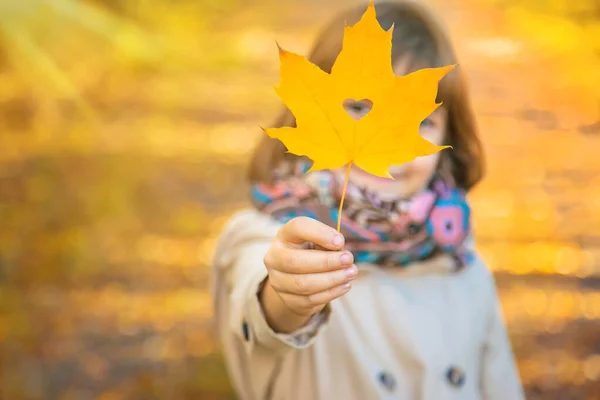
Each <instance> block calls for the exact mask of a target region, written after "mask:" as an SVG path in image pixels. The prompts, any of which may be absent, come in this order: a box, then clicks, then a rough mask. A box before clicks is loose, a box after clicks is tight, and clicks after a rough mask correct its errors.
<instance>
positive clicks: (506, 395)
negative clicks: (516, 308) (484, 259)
mask: <svg viewBox="0 0 600 400" xmlns="http://www.w3.org/2000/svg"><path fill="white" fill-rule="evenodd" d="M492 288H493V289H492V292H493V299H492V303H491V304H492V309H491V313H490V315H489V325H488V332H487V339H486V341H485V344H484V349H483V365H482V366H483V374H482V390H483V398H484V399H485V400H522V399H525V395H524V393H523V387H522V386H521V380H520V378H519V372H518V370H517V366H516V363H515V358H514V355H513V352H512V349H511V346H510V339H509V337H508V333H507V331H506V327H505V324H504V317H503V316H502V307H501V305H500V301H499V299H498V296H497V293H496V287H495V285H494V284H493V279H492Z"/></svg>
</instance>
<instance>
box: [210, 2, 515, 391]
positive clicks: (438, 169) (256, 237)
mask: <svg viewBox="0 0 600 400" xmlns="http://www.w3.org/2000/svg"><path fill="white" fill-rule="evenodd" d="M363 12H364V8H361V9H359V10H354V11H352V12H350V13H347V14H345V15H342V16H340V17H339V18H337V19H336V20H335V21H334V22H333V23H332V24H331V25H330V26H329V27H328V28H327V29H326V30H325V31H324V32H323V33H322V35H321V36H320V38H319V40H318V41H317V43H316V46H315V47H314V50H313V51H312V53H311V55H310V61H312V62H313V63H315V64H316V65H318V66H319V67H320V68H321V69H323V70H324V71H326V72H330V71H331V68H332V66H333V63H334V61H335V59H336V56H337V54H338V53H339V52H340V50H341V44H342V37H343V28H344V25H345V23H347V24H349V25H353V24H354V23H355V22H357V21H358V19H360V16H361V15H362V13H363ZM376 12H377V17H378V20H379V22H380V24H381V25H382V27H383V28H384V29H389V28H390V27H391V26H392V24H393V25H394V34H393V39H392V47H393V50H392V62H393V67H394V71H395V73H396V75H402V74H407V73H409V72H411V71H414V70H416V69H420V68H427V67H440V66H444V65H449V64H456V63H457V60H456V57H455V55H454V51H453V49H452V46H451V44H450V42H449V39H448V37H447V35H446V33H445V32H444V30H443V29H442V28H441V27H440V23H439V22H438V21H437V20H436V19H435V18H434V17H433V16H432V15H431V14H430V11H429V10H428V9H427V8H425V7H423V6H422V5H419V4H418V3H413V2H395V3H378V4H377V6H376ZM438 101H443V106H442V107H440V108H439V109H438V110H436V111H435V112H434V113H433V114H432V115H431V116H429V117H428V118H427V119H425V120H424V121H423V122H422V124H421V128H420V133H421V135H422V136H423V137H425V138H426V139H428V140H429V141H431V142H434V143H436V144H440V145H441V144H449V145H451V146H452V147H453V149H451V150H444V151H442V152H440V153H437V154H435V155H432V156H427V157H420V158H418V159H416V160H415V161H413V162H410V163H407V164H405V165H402V166H393V167H392V168H390V173H391V174H392V175H393V176H394V178H395V180H389V179H383V178H377V177H374V176H372V175H369V174H367V173H365V172H364V171H362V170H360V169H359V168H357V167H353V169H352V170H351V175H350V183H349V185H348V191H347V195H346V200H345V204H344V211H343V217H342V230H341V233H342V234H343V236H342V235H340V234H338V233H337V232H336V230H335V229H334V227H335V223H336V219H337V208H338V206H339V201H340V195H341V188H342V182H343V179H344V169H345V168H342V169H341V170H339V171H338V170H334V171H315V172H311V173H309V174H305V172H306V171H307V170H308V167H309V166H310V161H309V160H306V159H303V158H300V157H296V156H293V155H291V154H288V153H286V149H285V148H284V146H283V144H282V143H281V142H279V141H276V140H272V139H269V138H267V137H265V138H264V139H263V141H262V142H261V143H260V144H259V146H258V148H257V150H256V152H255V154H254V158H253V160H252V164H251V166H250V178H251V181H253V182H254V183H255V184H254V186H253V189H252V198H253V202H254V204H255V209H253V210H246V211H243V212H241V213H239V214H237V215H236V216H234V217H233V218H232V219H231V220H230V221H229V223H228V225H227V226H226V228H225V231H224V232H223V234H222V236H221V238H220V240H219V242H218V245H217V250H216V254H215V259H214V266H213V271H212V272H213V279H214V280H213V290H214V292H213V294H214V307H215V318H216V322H217V326H218V330H219V335H220V339H221V341H222V344H223V347H224V354H225V358H226V361H227V365H228V369H229V374H230V377H231V380H232V382H233V384H234V387H235V389H236V391H237V393H238V395H239V397H240V398H241V399H257V400H262V399H276V400H280V399H281V400H284V399H298V400H310V399H327V400H329V399H332V400H333V399H343V400H372V399H407V400H412V399H427V400H444V399H461V400H476V399H488V400H519V399H523V398H524V395H523V391H522V387H521V383H520V381H519V376H518V373H517V370H516V367H515V362H514V358H513V354H512V352H511V348H510V344H509V340H508V337H507V334H506V330H505V327H504V323H503V319H502V313H501V309H500V306H499V302H498V298H497V295H496V289H495V285H494V281H493V278H492V276H491V274H490V273H489V272H488V270H487V268H486V266H485V265H484V264H483V261H482V260H481V259H480V258H479V256H478V255H477V253H476V252H475V250H474V248H473V244H472V240H471V236H470V231H469V227H470V221H469V216H470V211H469V206H468V203H467V201H466V199H465V192H466V191H468V190H469V189H471V188H472V187H473V186H474V185H475V184H476V183H477V182H478V181H479V180H480V179H481V178H482V176H483V158H482V149H481V144H480V142H479V139H478V137H477V133H476V126H475V121H474V118H473V115H472V111H471V108H470V105H469V99H468V96H467V92H466V89H465V82H464V77H463V76H462V73H461V71H460V68H456V69H455V70H454V71H452V72H450V73H449V74H448V76H446V77H445V78H444V79H443V80H442V81H441V82H440V87H439V93H438ZM362 111H364V110H354V111H350V113H351V114H352V113H353V112H354V113H356V114H361V113H362ZM351 116H353V117H356V115H351ZM277 125H278V126H293V125H294V118H293V115H292V114H291V113H290V112H289V111H287V110H286V111H284V113H283V114H282V115H281V117H280V118H279V120H278V123H277ZM351 288H352V290H351Z"/></svg>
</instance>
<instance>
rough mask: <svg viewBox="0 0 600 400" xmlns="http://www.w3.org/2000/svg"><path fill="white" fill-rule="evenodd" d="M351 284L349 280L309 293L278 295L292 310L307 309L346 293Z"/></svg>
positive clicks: (314, 307)
mask: <svg viewBox="0 0 600 400" xmlns="http://www.w3.org/2000/svg"><path fill="white" fill-rule="evenodd" d="M351 287H352V285H351V284H350V282H348V283H344V284H342V285H339V286H336V287H333V288H330V289H327V290H324V291H322V292H319V293H314V294H310V295H296V294H290V293H280V294H279V295H280V296H281V298H282V299H283V301H284V302H285V304H286V305H287V306H288V307H291V308H293V309H294V310H303V311H307V314H308V311H310V310H314V309H318V308H319V307H322V306H324V305H326V304H327V303H330V302H331V301H333V300H335V299H337V298H338V297H341V296H343V295H345V294H346V293H348V291H349V290H350V288H351Z"/></svg>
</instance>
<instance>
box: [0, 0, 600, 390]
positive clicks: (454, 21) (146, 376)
mask: <svg viewBox="0 0 600 400" xmlns="http://www.w3.org/2000/svg"><path fill="white" fill-rule="evenodd" d="M359 2H360V1H359V0H285V1H278V0H260V1H250V0H203V1H194V0H178V1H166V0H156V1H153V2H147V1H141V0H128V1H125V0H94V1H92V0H89V1H86V0H0V398H1V399H7V400H21V399H65V400H66V399H77V400H79V399H81V400H86V399H102V400H117V399H231V398H233V394H232V392H231V389H230V387H229V384H228V381H227V377H226V373H225V370H224V367H223V364H222V361H221V358H220V356H219V349H218V346H217V344H216V343H215V341H214V339H213V337H212V336H211V331H210V317H211V315H210V314H211V304H210V298H209V295H208V292H207V285H208V263H209V260H210V257H211V253H212V249H213V244H214V242H215V238H216V237H217V235H218V234H219V231H220V229H221V227H222V226H223V223H224V222H225V221H226V219H227V218H228V216H229V215H230V214H231V213H232V212H234V211H235V210H237V209H239V208H241V207H244V206H245V205H246V204H247V200H246V186H245V183H244V180H243V172H244V168H245V164H246V161H247V159H248V155H249V152H250V151H251V148H252V147H253V145H254V144H255V143H256V141H257V140H258V138H259V137H260V135H261V134H262V133H261V132H260V130H259V129H257V127H258V125H259V124H268V123H270V122H271V121H272V119H273V117H274V116H275V114H276V113H277V112H278V110H279V107H280V102H279V100H278V98H277V97H276V95H275V93H274V91H273V86H275V85H276V83H277V81H278V60H277V54H276V47H275V40H277V41H279V42H280V43H281V44H282V45H283V46H285V47H286V48H288V49H290V50H293V51H296V52H300V53H306V52H307V51H308V49H309V47H310V44H311V42H312V40H313V39H314V37H315V36H316V34H317V31H318V29H319V28H320V27H321V26H322V24H323V23H325V22H326V21H327V20H328V19H329V18H330V17H331V16H333V15H334V14H335V13H336V12H337V11H338V10H340V9H341V8H342V7H345V6H349V5H351V4H357V3H359ZM431 3H432V4H433V5H434V6H435V7H436V8H437V10H438V11H439V12H440V13H441V15H442V16H443V17H444V18H445V20H446V22H447V23H448V25H449V27H450V29H451V31H452V33H453V38H454V41H455V43H456V46H457V50H458V52H459V54H460V56H461V60H462V68H464V69H465V70H466V71H467V73H468V75H469V77H470V85H471V90H472V93H473V97H474V103H475V107H476V110H477V115H478V119H479V122H480V124H481V128H482V134H483V137H484V142H485V145H486V148H487V153H488V157H489V174H488V177H487V179H486V180H485V182H484V183H482V184H481V185H480V186H479V187H478V188H477V189H476V190H475V192H474V193H473V196H472V201H473V204H474V208H475V218H476V222H475V228H476V234H477V236H478V240H479V243H480V247H481V251H482V252H483V253H484V255H485V257H486V258H487V259H488V260H489V262H490V264H491V265H492V266H493V267H494V268H495V271H496V275H497V281H498V285H499V288H500V294H501V298H502V301H503V305H504V310H505V315H506V320H507V323H508V326H509V329H510V332H511V336H512V339H513V345H514V349H515V352H516V354H517V357H518V362H519V367H520V371H521V375H522V378H523V381H524V383H525V385H526V388H527V392H528V398H529V399H560V400H564V399H588V400H592V399H600V160H599V158H600V156H599V155H598V153H599V152H600V2H598V1H597V0H547V1H541V0H524V1H518V0H479V1H476V0H434V1H432V2H431Z"/></svg>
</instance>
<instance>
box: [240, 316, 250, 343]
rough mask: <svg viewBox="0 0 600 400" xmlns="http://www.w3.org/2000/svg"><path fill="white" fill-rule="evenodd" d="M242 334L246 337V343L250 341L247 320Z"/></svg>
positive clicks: (244, 321) (243, 324)
mask: <svg viewBox="0 0 600 400" xmlns="http://www.w3.org/2000/svg"><path fill="white" fill-rule="evenodd" d="M242 334H243V335H244V340H245V341H246V342H247V341H248V340H250V328H249V327H248V323H247V322H246V320H243V321H242Z"/></svg>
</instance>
